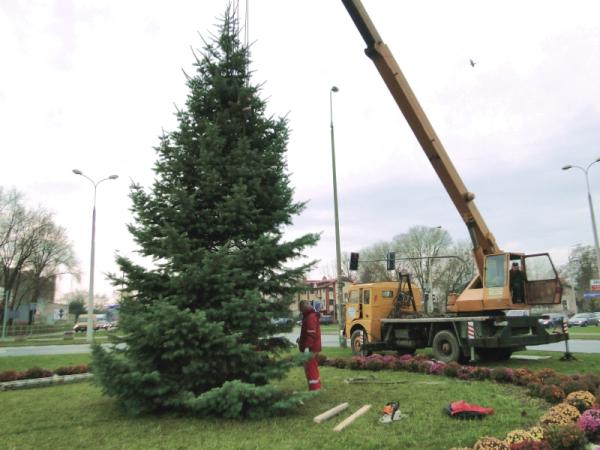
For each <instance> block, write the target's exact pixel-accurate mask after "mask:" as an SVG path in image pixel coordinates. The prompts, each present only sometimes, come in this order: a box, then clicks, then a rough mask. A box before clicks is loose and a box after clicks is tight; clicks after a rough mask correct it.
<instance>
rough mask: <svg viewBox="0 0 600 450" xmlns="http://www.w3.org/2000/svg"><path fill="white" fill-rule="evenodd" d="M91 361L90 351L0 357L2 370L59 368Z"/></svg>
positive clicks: (0, 369) (0, 368) (0, 370)
mask: <svg viewBox="0 0 600 450" xmlns="http://www.w3.org/2000/svg"><path fill="white" fill-rule="evenodd" d="M89 362H90V354H89V353H76V354H72V355H36V356H4V357H0V372H2V371H5V370H10V369H14V370H27V369H29V368H31V367H36V366H37V367H41V368H42V369H52V370H54V369H57V368H58V367H62V366H74V365H77V364H87V363H89Z"/></svg>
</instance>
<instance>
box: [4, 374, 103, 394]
mask: <svg viewBox="0 0 600 450" xmlns="http://www.w3.org/2000/svg"><path fill="white" fill-rule="evenodd" d="M93 376H94V375H93V374H92V373H78V374H75V375H53V376H51V377H45V378H32V379H29V380H17V381H5V382H4V383H0V391H16V390H19V389H30V388H36V387H46V386H55V385H59V384H71V383H80V382H82V381H87V380H89V379H90V378H92V377H93Z"/></svg>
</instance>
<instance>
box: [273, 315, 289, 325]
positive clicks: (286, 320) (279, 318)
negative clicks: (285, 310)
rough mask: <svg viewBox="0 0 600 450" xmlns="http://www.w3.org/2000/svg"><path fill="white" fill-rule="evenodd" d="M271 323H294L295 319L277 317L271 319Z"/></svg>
mask: <svg viewBox="0 0 600 450" xmlns="http://www.w3.org/2000/svg"><path fill="white" fill-rule="evenodd" d="M271 323H272V324H273V325H292V324H293V323H294V319H291V318H289V317H276V318H273V319H271Z"/></svg>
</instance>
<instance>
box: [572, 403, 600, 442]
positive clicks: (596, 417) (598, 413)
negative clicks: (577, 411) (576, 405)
mask: <svg viewBox="0 0 600 450" xmlns="http://www.w3.org/2000/svg"><path fill="white" fill-rule="evenodd" d="M577 426H578V427H579V429H580V430H581V431H583V432H584V433H585V435H586V436H587V437H588V439H589V440H590V441H592V442H600V409H588V410H587V411H585V412H584V413H583V414H582V415H581V417H579V419H577Z"/></svg>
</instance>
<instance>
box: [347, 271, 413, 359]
mask: <svg viewBox="0 0 600 450" xmlns="http://www.w3.org/2000/svg"><path fill="white" fill-rule="evenodd" d="M344 297H345V298H344V300H345V303H344V336H345V337H346V339H350V345H351V348H352V351H353V353H355V354H359V353H360V349H361V348H362V346H363V344H365V343H366V342H378V341H382V340H383V339H382V335H381V319H386V318H389V317H398V316H400V315H410V314H412V313H415V312H418V311H421V298H422V295H421V290H420V289H419V288H418V287H417V286H416V285H414V284H412V283H410V281H409V280H408V279H406V281H405V282H403V281H402V280H401V281H400V282H394V281H382V282H376V283H361V284H353V285H351V286H350V287H349V288H348V290H347V292H346V295H345V296H344Z"/></svg>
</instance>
